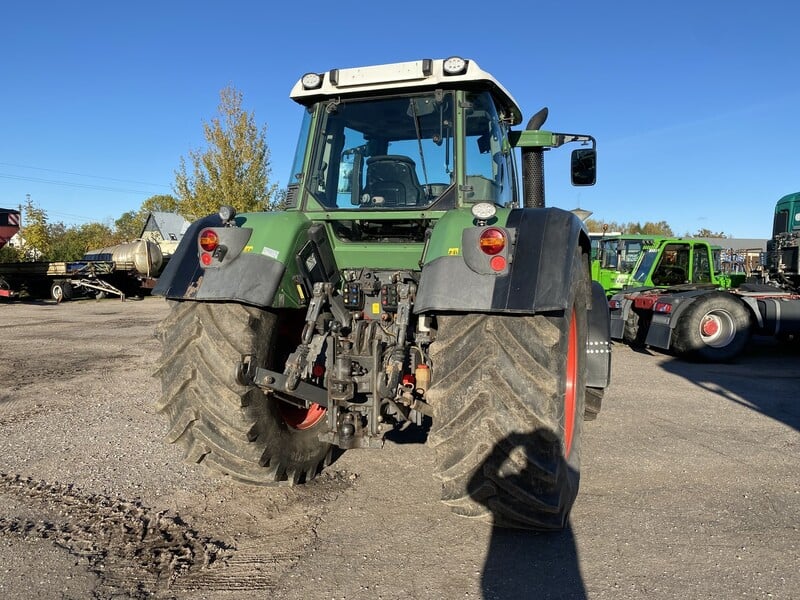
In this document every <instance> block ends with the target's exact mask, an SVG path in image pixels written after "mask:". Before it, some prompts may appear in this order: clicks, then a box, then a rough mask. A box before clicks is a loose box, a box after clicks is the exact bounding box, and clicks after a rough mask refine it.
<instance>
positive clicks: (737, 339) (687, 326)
mask: <svg viewBox="0 0 800 600" xmlns="http://www.w3.org/2000/svg"><path fill="white" fill-rule="evenodd" d="M751 330H752V326H751V323H750V313H749V311H748V310H747V308H746V307H745V306H744V305H743V304H742V303H741V302H740V301H739V300H737V299H736V298H735V297H733V296H732V295H731V294H728V293H726V292H713V293H710V294H705V295H703V296H699V297H698V298H697V299H696V300H695V301H694V302H692V303H691V304H690V305H689V306H688V307H687V308H686V311H685V312H684V313H683V314H681V315H680V316H679V317H678V323H677V324H676V325H675V331H674V333H673V336H672V343H671V348H672V350H673V351H674V352H675V353H676V354H678V355H679V356H681V357H684V358H687V359H689V360H696V361H702V362H725V361H728V360H732V359H733V358H735V357H736V356H738V355H739V353H741V351H742V350H743V349H744V347H745V345H747V342H748V341H749V339H750V334H751Z"/></svg>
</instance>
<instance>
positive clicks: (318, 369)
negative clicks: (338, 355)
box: [311, 365, 325, 377]
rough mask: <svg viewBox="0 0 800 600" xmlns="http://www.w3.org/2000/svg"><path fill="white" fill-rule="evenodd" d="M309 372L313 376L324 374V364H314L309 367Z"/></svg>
mask: <svg viewBox="0 0 800 600" xmlns="http://www.w3.org/2000/svg"><path fill="white" fill-rule="evenodd" d="M311 374H312V375H313V376H314V377H322V376H323V375H325V366H324V365H314V366H313V367H311Z"/></svg>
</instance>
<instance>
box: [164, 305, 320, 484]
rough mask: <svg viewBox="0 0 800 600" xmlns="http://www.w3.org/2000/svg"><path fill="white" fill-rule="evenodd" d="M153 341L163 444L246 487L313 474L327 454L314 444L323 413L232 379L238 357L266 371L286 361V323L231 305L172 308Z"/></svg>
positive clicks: (289, 333) (290, 333) (293, 334)
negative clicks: (165, 429) (157, 352)
mask: <svg viewBox="0 0 800 600" xmlns="http://www.w3.org/2000/svg"><path fill="white" fill-rule="evenodd" d="M300 322H301V323H302V320H301V321H300ZM295 329H296V331H295ZM157 335H158V337H159V339H160V340H161V343H162V355H161V364H160V367H159V369H158V372H157V376H160V378H161V385H162V398H161V400H160V402H159V403H158V405H157V409H158V411H159V412H161V413H163V414H164V415H165V416H166V417H167V419H168V421H169V426H170V429H169V433H168V434H167V439H169V441H171V442H177V443H178V444H180V445H181V446H183V448H184V450H185V452H186V459H187V460H188V461H191V462H195V463H202V464H204V465H206V466H207V467H209V468H211V469H212V470H213V471H216V472H218V473H223V474H226V475H230V476H231V477H233V478H235V479H237V480H240V481H243V482H246V483H253V484H264V485H269V484H276V483H279V482H282V481H288V482H289V483H290V484H294V483H300V482H303V481H308V480H310V479H312V478H313V477H315V476H316V475H317V473H318V472H319V470H320V468H321V466H322V464H323V463H324V462H325V460H326V458H328V457H329V451H330V445H329V444H326V443H323V442H320V441H319V439H318V438H317V434H318V432H319V430H320V428H321V427H323V426H324V425H325V423H326V419H325V410H324V409H323V408H321V407H318V406H316V405H315V406H314V407H312V409H309V410H301V409H297V408H292V407H291V406H290V405H288V404H285V403H284V402H281V401H279V400H277V399H276V398H274V397H273V396H271V395H267V394H265V393H264V392H263V391H262V390H260V389H259V388H257V387H254V386H243V385H241V384H240V383H238V382H237V380H236V366H237V364H238V363H239V362H240V360H241V358H242V356H244V355H248V354H249V355H253V356H254V357H255V360H256V362H257V364H259V365H262V366H267V367H274V366H275V365H276V364H277V361H279V360H280V359H281V358H283V359H284V360H285V358H286V355H287V354H288V352H290V351H291V350H293V349H294V346H292V347H291V348H290V347H289V345H290V343H291V341H292V340H293V339H296V338H297V337H298V335H299V329H297V327H295V324H294V323H293V320H292V319H290V318H287V317H285V316H284V315H281V318H280V319H279V318H278V316H277V315H276V314H275V313H271V312H268V311H264V310H260V309H257V308H253V307H248V306H243V305H241V304H236V303H203V302H177V303H175V304H174V305H173V308H172V311H171V312H170V314H169V315H168V316H167V317H166V319H164V321H163V322H162V323H161V324H160V325H159V326H158V329H157Z"/></svg>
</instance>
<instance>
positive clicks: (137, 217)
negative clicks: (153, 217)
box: [114, 209, 147, 243]
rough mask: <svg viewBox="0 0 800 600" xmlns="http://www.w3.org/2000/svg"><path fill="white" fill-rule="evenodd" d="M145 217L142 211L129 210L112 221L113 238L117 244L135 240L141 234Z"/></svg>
mask: <svg viewBox="0 0 800 600" xmlns="http://www.w3.org/2000/svg"><path fill="white" fill-rule="evenodd" d="M146 218H147V217H146V216H145V214H144V213H143V212H142V210H141V209H140V210H129V211H128V212H124V213H122V215H121V216H120V217H119V219H117V220H116V221H114V238H115V239H116V241H117V243H122V242H129V241H131V240H135V239H136V238H137V237H139V235H140V234H141V233H142V228H143V227H144V222H145V219H146Z"/></svg>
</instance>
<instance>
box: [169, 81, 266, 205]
mask: <svg viewBox="0 0 800 600" xmlns="http://www.w3.org/2000/svg"><path fill="white" fill-rule="evenodd" d="M203 130H204V134H205V139H206V142H207V148H206V149H205V150H193V151H191V152H190V153H189V162H190V163H191V169H192V170H191V173H190V172H189V170H188V167H187V161H186V159H184V158H183V157H181V159H180V167H179V168H178V170H177V171H176V172H175V187H174V189H175V193H176V194H177V196H178V200H179V204H178V207H179V212H180V213H181V214H183V215H184V216H186V217H187V218H197V217H201V216H204V215H208V214H212V213H215V212H217V210H219V206H220V205H221V204H228V205H230V206H233V207H234V208H235V209H236V210H237V211H238V212H247V211H258V210H265V209H266V208H267V207H269V206H270V204H271V199H272V196H273V195H274V194H275V193H276V191H277V185H275V184H273V185H270V183H269V176H270V173H271V170H270V163H269V148H268V147H267V142H266V126H264V127H262V128H259V127H258V126H257V125H256V121H255V117H254V116H253V113H250V112H247V111H245V110H244V109H243V108H242V94H241V92H239V91H237V90H236V89H235V88H233V87H232V86H229V87H226V88H225V89H223V90H222V91H221V92H220V103H219V107H218V115H217V116H216V117H215V118H213V119H212V120H211V122H210V123H204V124H203Z"/></svg>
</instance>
